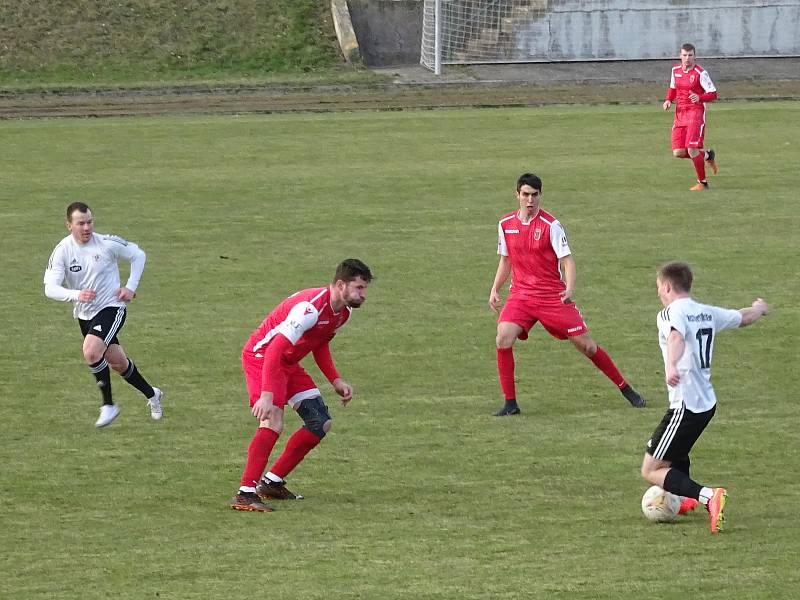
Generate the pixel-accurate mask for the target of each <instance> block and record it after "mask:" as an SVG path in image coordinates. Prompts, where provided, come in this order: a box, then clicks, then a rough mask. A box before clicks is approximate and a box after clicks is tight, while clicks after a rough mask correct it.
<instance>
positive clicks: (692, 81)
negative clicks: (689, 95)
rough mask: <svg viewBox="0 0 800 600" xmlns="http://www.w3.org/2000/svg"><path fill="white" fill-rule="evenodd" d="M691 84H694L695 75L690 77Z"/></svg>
mask: <svg viewBox="0 0 800 600" xmlns="http://www.w3.org/2000/svg"><path fill="white" fill-rule="evenodd" d="M689 83H694V75H689Z"/></svg>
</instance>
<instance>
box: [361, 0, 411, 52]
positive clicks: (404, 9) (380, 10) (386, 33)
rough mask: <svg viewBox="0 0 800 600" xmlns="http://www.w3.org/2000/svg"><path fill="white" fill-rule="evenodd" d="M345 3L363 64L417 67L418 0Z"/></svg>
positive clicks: (366, 0) (363, 0)
mask: <svg viewBox="0 0 800 600" xmlns="http://www.w3.org/2000/svg"><path fill="white" fill-rule="evenodd" d="M347 4H348V6H349V8H350V18H351V20H352V23H353V29H354V30H355V33H356V37H357V38H358V46H359V50H360V52H361V58H362V60H363V61H364V63H366V64H367V65H369V66H371V67H385V66H400V65H415V64H419V52H420V41H421V38H422V33H421V32H422V2H421V0H347Z"/></svg>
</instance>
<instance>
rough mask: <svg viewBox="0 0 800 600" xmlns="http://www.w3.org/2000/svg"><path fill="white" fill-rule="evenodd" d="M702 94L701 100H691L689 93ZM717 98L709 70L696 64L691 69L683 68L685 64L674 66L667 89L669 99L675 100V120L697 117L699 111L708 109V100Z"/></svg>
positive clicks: (680, 120) (711, 100)
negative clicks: (695, 101) (685, 69)
mask: <svg viewBox="0 0 800 600" xmlns="http://www.w3.org/2000/svg"><path fill="white" fill-rule="evenodd" d="M691 93H695V94H697V95H698V96H700V102H698V103H696V104H695V103H694V102H692V101H691V100H689V94H691ZM716 98H717V88H716V87H714V82H713V81H711V76H710V75H709V74H708V71H706V70H705V69H703V67H701V66H700V65H698V64H695V65H694V66H693V67H692V68H691V69H689V71H688V72H687V71H684V70H683V65H680V64H678V65H675V66H674V67H672V73H671V75H670V80H669V89H668V90H667V100H670V101H675V121H676V122H682V121H684V120H692V119H696V118H697V113H702V112H703V111H705V109H706V102H713V101H714V100H716Z"/></svg>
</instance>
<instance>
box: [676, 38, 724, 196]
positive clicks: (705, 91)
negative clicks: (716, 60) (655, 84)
mask: <svg viewBox="0 0 800 600" xmlns="http://www.w3.org/2000/svg"><path fill="white" fill-rule="evenodd" d="M680 58H681V64H679V65H675V66H674V67H672V73H671V75H670V80H669V88H667V98H666V100H664V105H663V108H664V110H669V108H670V107H671V106H672V103H673V102H675V121H674V122H673V123H672V155H673V156H674V157H675V158H690V159H692V163H693V164H694V170H695V173H697V185H694V186H692V187H691V188H690V189H691V190H692V191H693V192H698V191H702V190H706V189H708V181H707V180H706V166H705V163H708V166H709V167H711V172H712V173H714V175H716V174H717V162H716V153H715V152H714V150H712V149H711V148H709V149H708V150H703V137H704V136H705V133H706V102H714V101H715V100H716V99H717V88H715V87H714V82H713V81H711V76H710V75H709V74H708V71H706V70H705V69H703V67H701V66H700V65H698V64H697V63H696V62H695V48H694V46H693V45H692V44H684V45H683V46H681V54H680Z"/></svg>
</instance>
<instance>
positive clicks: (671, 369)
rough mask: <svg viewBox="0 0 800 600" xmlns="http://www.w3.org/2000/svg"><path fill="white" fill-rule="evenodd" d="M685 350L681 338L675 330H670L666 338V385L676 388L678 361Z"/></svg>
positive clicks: (678, 379)
mask: <svg viewBox="0 0 800 600" xmlns="http://www.w3.org/2000/svg"><path fill="white" fill-rule="evenodd" d="M685 349H686V342H684V340H683V336H682V335H681V334H680V333H678V332H677V331H676V330H674V329H673V330H672V331H671V332H670V334H669V337H668V338H667V373H666V375H667V384H668V385H671V386H673V387H674V386H676V385H678V383H679V382H680V375H679V373H678V361H679V360H680V359H681V356H683V352H684V350H685Z"/></svg>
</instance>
